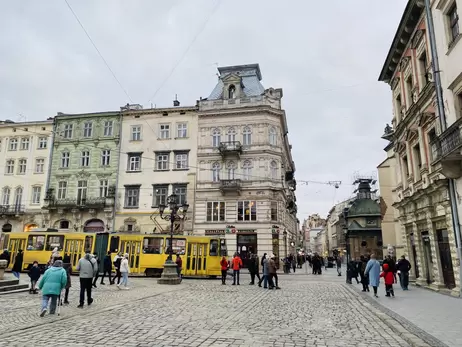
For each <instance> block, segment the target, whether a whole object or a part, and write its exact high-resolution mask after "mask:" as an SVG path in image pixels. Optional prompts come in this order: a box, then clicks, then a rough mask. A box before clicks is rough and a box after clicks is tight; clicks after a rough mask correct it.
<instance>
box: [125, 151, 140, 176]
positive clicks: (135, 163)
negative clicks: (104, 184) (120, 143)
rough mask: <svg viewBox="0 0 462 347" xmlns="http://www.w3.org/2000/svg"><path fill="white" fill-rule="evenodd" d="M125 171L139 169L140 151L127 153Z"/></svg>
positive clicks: (136, 170) (137, 170)
mask: <svg viewBox="0 0 462 347" xmlns="http://www.w3.org/2000/svg"><path fill="white" fill-rule="evenodd" d="M127 171H130V172H139V171H141V154H140V153H128V168H127Z"/></svg>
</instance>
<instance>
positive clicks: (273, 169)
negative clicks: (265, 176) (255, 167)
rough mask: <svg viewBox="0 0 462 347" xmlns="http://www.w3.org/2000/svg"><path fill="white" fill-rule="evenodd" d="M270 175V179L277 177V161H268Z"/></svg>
mask: <svg viewBox="0 0 462 347" xmlns="http://www.w3.org/2000/svg"><path fill="white" fill-rule="evenodd" d="M270 177H271V179H272V180H277V179H278V163H277V162H276V161H274V160H273V161H271V163H270Z"/></svg>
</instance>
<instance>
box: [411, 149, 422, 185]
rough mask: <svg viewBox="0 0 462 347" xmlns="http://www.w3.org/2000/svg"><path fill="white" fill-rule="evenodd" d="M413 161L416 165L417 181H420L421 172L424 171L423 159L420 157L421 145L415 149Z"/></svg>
mask: <svg viewBox="0 0 462 347" xmlns="http://www.w3.org/2000/svg"><path fill="white" fill-rule="evenodd" d="M413 159H414V160H413V161H414V165H415V173H416V177H415V178H416V181H419V180H420V178H421V177H420V170H421V169H422V157H421V156H420V145H418V144H417V145H415V146H414V148H413Z"/></svg>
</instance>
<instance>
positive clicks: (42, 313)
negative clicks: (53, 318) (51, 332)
mask: <svg viewBox="0 0 462 347" xmlns="http://www.w3.org/2000/svg"><path fill="white" fill-rule="evenodd" d="M46 313H47V309H46V308H44V309H43V310H42V312H40V317H43V316H45V314H46Z"/></svg>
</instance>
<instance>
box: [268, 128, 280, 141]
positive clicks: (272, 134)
mask: <svg viewBox="0 0 462 347" xmlns="http://www.w3.org/2000/svg"><path fill="white" fill-rule="evenodd" d="M269 143H270V145H272V146H277V144H278V137H277V134H276V129H274V128H273V127H271V128H270V129H269Z"/></svg>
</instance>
